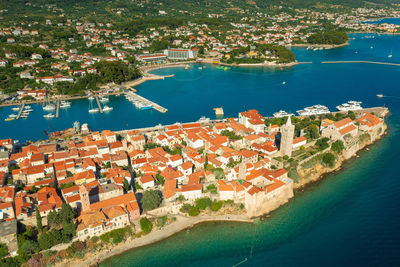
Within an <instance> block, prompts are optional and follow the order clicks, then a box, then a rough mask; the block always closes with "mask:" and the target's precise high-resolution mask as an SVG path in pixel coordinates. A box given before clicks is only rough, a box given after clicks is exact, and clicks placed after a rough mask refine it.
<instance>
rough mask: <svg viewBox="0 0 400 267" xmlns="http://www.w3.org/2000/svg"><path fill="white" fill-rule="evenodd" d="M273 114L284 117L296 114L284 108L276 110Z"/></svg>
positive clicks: (276, 116)
mask: <svg viewBox="0 0 400 267" xmlns="http://www.w3.org/2000/svg"><path fill="white" fill-rule="evenodd" d="M273 115H274V117H275V118H283V117H288V116H289V117H292V116H294V114H293V113H287V112H286V111H284V110H279V111H278V112H275V113H274V114H273Z"/></svg>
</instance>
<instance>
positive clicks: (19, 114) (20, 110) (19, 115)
mask: <svg viewBox="0 0 400 267" xmlns="http://www.w3.org/2000/svg"><path fill="white" fill-rule="evenodd" d="M24 107H25V103H22V105H21V108H20V109H19V111H18V115H17V118H16V119H17V120H19V118H20V117H21V115H22V111H23V110H24Z"/></svg>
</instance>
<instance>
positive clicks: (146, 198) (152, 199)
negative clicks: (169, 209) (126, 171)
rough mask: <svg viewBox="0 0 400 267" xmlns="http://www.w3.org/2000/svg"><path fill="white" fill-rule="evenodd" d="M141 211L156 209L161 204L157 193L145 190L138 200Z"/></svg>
mask: <svg viewBox="0 0 400 267" xmlns="http://www.w3.org/2000/svg"><path fill="white" fill-rule="evenodd" d="M140 202H141V204H142V208H143V210H152V209H155V208H157V207H158V206H159V205H160V203H161V198H160V195H159V194H158V191H155V190H146V191H145V192H144V193H143V196H142V199H141V200H140Z"/></svg>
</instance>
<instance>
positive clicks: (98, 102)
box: [96, 95, 103, 113]
mask: <svg viewBox="0 0 400 267" xmlns="http://www.w3.org/2000/svg"><path fill="white" fill-rule="evenodd" d="M96 102H97V105H98V106H99V111H100V113H103V109H102V108H101V104H100V100H99V96H97V95H96Z"/></svg>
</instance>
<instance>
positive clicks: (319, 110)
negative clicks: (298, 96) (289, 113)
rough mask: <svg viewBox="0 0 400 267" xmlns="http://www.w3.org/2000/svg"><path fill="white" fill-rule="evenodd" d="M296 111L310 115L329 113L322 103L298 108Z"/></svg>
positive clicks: (303, 114) (302, 114) (301, 114)
mask: <svg viewBox="0 0 400 267" xmlns="http://www.w3.org/2000/svg"><path fill="white" fill-rule="evenodd" d="M297 113H298V114H299V115H300V116H311V115H321V114H328V113H330V111H329V109H328V108H327V107H326V106H323V105H319V104H318V105H314V106H311V107H306V108H304V109H302V110H298V111H297Z"/></svg>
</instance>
